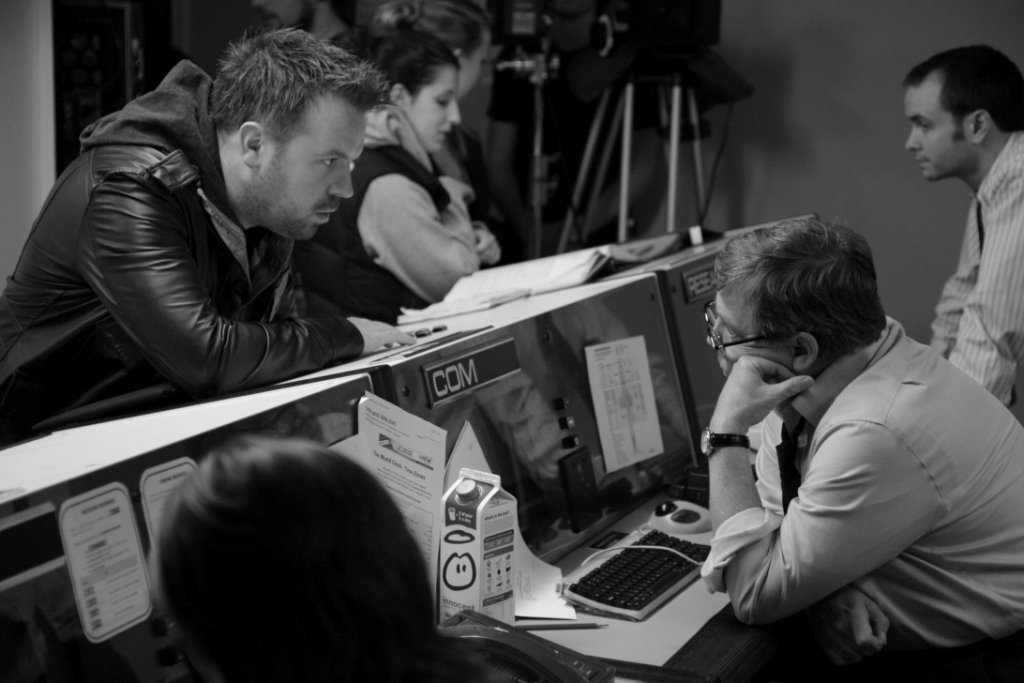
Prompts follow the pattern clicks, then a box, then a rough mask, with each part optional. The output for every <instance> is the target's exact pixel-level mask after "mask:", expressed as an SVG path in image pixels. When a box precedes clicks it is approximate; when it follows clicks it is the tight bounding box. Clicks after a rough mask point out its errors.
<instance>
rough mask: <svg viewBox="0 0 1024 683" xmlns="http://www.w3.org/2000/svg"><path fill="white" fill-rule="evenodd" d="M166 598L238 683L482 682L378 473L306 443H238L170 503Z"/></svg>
mask: <svg viewBox="0 0 1024 683" xmlns="http://www.w3.org/2000/svg"><path fill="white" fill-rule="evenodd" d="M151 565H152V567H153V576H154V583H155V585H156V587H157V598H158V602H159V604H160V605H161V606H162V607H163V608H164V609H165V610H166V611H167V612H168V614H169V616H171V617H172V618H173V619H174V620H175V621H176V622H177V624H178V626H179V627H180V629H181V631H182V632H183V634H184V636H185V639H186V644H187V645H188V646H189V647H191V648H193V649H194V651H195V652H196V653H197V654H198V655H199V661H201V662H206V663H209V664H210V665H212V666H213V667H214V668H215V669H216V670H217V672H218V673H219V674H220V675H221V676H222V677H223V678H224V680H225V681H227V682H229V683H242V682H244V683H256V682H261V681H267V682H270V681H274V682H277V681H286V680H287V681H306V682H310V683H313V682H315V683H328V682H330V683H347V682H349V681H352V682H354V681H359V682H362V681H378V682H380V683H400V682H401V683H412V682H413V681H417V682H419V681H449V680H450V681H458V680H476V678H475V676H476V673H475V668H474V665H473V663H472V661H471V660H467V659H466V657H465V654H464V653H463V652H462V651H461V649H458V650H454V651H453V648H461V646H459V645H458V644H457V641H455V640H453V639H448V638H445V637H442V636H441V635H440V633H439V631H438V630H437V628H436V627H435V621H434V605H433V598H432V591H431V586H430V585H429V581H428V574H427V570H426V566H425V564H424V560H423V557H422V554H421V551H420V548H419V546H418V545H417V543H416V541H415V540H414V539H413V537H412V535H411V534H410V532H409V531H408V529H407V528H406V526H405V522H404V520H403V518H402V515H401V513H400V512H399V510H398V508H397V506H396V505H395V504H394V502H393V501H392V500H391V498H390V496H389V494H388V493H387V491H385V490H384V488H383V487H382V486H381V485H380V484H379V483H378V482H377V480H376V479H375V478H374V476H373V475H372V474H370V473H369V472H368V471H367V470H365V469H363V468H362V467H361V466H360V465H359V464H357V463H356V462H354V461H352V460H350V459H349V458H348V457H346V456H344V455H342V454H340V453H335V452H333V451H330V450H327V449H326V448H323V447H321V446H319V445H317V444H316V443H314V442H312V441H308V440H304V439H282V438H271V437H257V436H242V437H236V438H235V439H234V440H233V441H230V442H229V443H227V444H226V445H224V446H223V447H221V448H219V449H215V450H214V451H212V452H211V453H209V454H208V455H207V456H206V457H205V458H204V459H203V460H202V461H201V462H200V464H199V467H198V469H197V470H196V472H195V473H194V474H193V475H192V476H191V477H190V478H189V479H188V480H187V481H186V482H185V483H183V484H182V485H181V487H180V488H179V489H178V490H177V491H176V492H175V493H174V495H173V496H172V497H171V499H170V500H169V502H168V504H167V506H166V507H165V509H164V514H163V518H162V522H161V526H160V530H159V532H158V534H157V537H156V539H155V542H154V554H153V558H152V560H151Z"/></svg>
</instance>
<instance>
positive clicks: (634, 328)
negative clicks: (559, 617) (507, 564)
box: [373, 274, 696, 562]
mask: <svg viewBox="0 0 1024 683" xmlns="http://www.w3.org/2000/svg"><path fill="white" fill-rule="evenodd" d="M446 324H447V327H448V330H449V332H450V333H453V332H456V331H460V332H465V331H467V330H474V329H475V330H477V331H476V332H475V333H473V334H470V335H464V334H463V335H461V336H459V337H458V338H457V339H456V340H455V341H451V342H448V343H441V342H439V343H436V344H434V345H432V346H419V347H413V348H411V349H409V350H408V351H406V352H402V353H398V354H396V355H394V356H392V357H391V358H390V359H389V360H388V361H387V362H384V363H380V364H379V365H377V366H376V372H377V373H378V375H379V376H378V375H375V376H374V380H373V381H374V386H375V387H378V388H379V389H382V390H384V391H386V390H387V387H390V389H391V394H390V395H386V394H383V395H382V396H383V397H384V398H387V399H388V400H391V401H392V402H394V403H396V404H398V405H399V407H401V408H403V409H405V410H407V411H409V412H411V413H413V414H415V415H417V416H418V417H421V418H423V419H425V420H427V421H428V422H431V423H433V424H435V425H438V426H440V427H443V428H444V429H445V430H446V431H447V448H448V452H449V453H450V452H451V451H452V449H453V447H454V446H455V443H456V441H457V440H458V438H459V435H460V434H461V432H462V430H463V429H464V428H465V425H467V424H468V425H470V426H471V428H472V430H473V432H474V434H475V435H476V437H477V439H478V440H479V442H480V445H481V450H482V452H483V454H484V456H485V457H486V460H487V464H488V466H489V469H491V470H492V471H493V472H495V473H497V474H499V475H501V478H502V486H503V487H504V488H506V489H507V490H508V491H510V492H511V493H512V494H513V495H515V496H516V498H517V500H518V511H519V523H520V530H521V532H522V534H523V537H524V539H525V540H526V542H527V543H528V545H529V546H530V547H531V548H532V549H533V551H534V553H535V554H536V555H538V556H539V557H540V558H541V559H544V560H546V561H549V562H557V561H558V560H559V559H560V558H562V557H564V556H565V555H566V554H568V553H569V552H571V551H572V550H574V549H576V548H577V547H580V546H581V545H583V544H585V543H588V542H592V541H593V540H594V539H596V538H598V537H600V536H601V535H602V533H603V532H604V531H605V530H606V529H608V528H609V527H611V526H612V525H613V524H614V523H615V522H616V521H618V520H620V519H621V518H622V517H623V516H625V515H626V514H628V513H629V512H631V511H632V510H634V509H636V507H637V506H639V505H643V504H647V503H649V501H651V499H652V498H653V497H654V496H656V495H658V494H660V493H661V492H662V491H663V490H664V486H665V484H667V483H671V482H674V481H677V480H678V478H679V476H680V475H681V474H682V472H683V471H684V470H685V469H686V468H687V467H690V466H692V465H693V464H694V463H695V462H696V460H695V456H694V450H693V446H692V444H693V439H692V438H691V434H690V432H689V423H688V421H687V419H686V415H687V412H688V410H687V407H686V405H685V399H684V397H683V392H682V386H681V382H680V374H679V368H678V366H677V364H676V360H675V356H674V352H673V348H672V340H671V337H670V334H669V326H668V320H667V318H666V313H665V307H664V303H663V300H662V295H661V292H660V290H659V288H658V283H657V281H656V278H655V276H654V275H651V274H645V275H642V276H639V277H636V278H623V279H618V280H616V281H614V282H613V281H608V282H599V283H596V284H592V285H585V286H583V287H579V288H574V289H572V290H565V291H562V292H554V293H550V294H545V295H541V296H534V297H530V298H527V299H523V300H520V301H514V302H512V303H508V304H505V305H503V306H501V307H500V308H498V309H494V310H492V311H485V312H478V313H474V314H467V315H462V316H458V317H456V318H453V319H451V320H448V321H446Z"/></svg>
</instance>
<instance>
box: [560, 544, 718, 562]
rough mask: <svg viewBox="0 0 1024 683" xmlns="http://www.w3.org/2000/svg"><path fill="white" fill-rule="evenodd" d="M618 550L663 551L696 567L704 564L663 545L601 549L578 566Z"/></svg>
mask: <svg viewBox="0 0 1024 683" xmlns="http://www.w3.org/2000/svg"><path fill="white" fill-rule="evenodd" d="M619 550H664V551H667V552H670V553H673V554H675V555H678V556H679V557H681V558H683V559H684V560H686V561H687V562H689V563H690V564H695V565H697V566H701V565H703V564H704V563H703V562H700V561H698V560H695V559H693V558H692V557H690V556H689V555H685V554H683V553H681V552H679V551H678V550H676V549H675V548H669V547H668V546H664V545H621V546H617V547H613V548H602V549H601V550H598V551H597V552H595V553H591V554H590V555H588V556H587V557H586V558H585V559H584V560H583V561H582V562H580V566H581V567H582V566H583V565H585V564H587V563H588V562H590V561H591V560H593V559H594V558H595V557H597V556H598V555H603V554H604V553H611V552H616V551H619Z"/></svg>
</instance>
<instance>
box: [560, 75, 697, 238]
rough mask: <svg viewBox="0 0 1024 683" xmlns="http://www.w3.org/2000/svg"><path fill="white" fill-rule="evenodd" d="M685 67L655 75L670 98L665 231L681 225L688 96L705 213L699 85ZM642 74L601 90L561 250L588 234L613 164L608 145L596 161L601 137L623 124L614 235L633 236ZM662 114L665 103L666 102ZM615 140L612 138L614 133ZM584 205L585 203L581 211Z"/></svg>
mask: <svg viewBox="0 0 1024 683" xmlns="http://www.w3.org/2000/svg"><path fill="white" fill-rule="evenodd" d="M684 76H685V75H684V73H683V72H682V71H673V72H672V73H669V74H663V75H659V76H656V77H654V78H655V80H656V81H657V82H658V83H659V84H660V86H661V87H660V88H659V95H661V99H662V104H664V102H663V100H664V96H665V95H666V90H667V95H668V99H669V102H670V105H669V112H668V129H669V139H668V143H667V156H668V187H667V194H666V226H665V232H667V233H671V232H676V231H677V230H678V226H677V224H676V223H677V217H676V212H677V201H678V169H679V143H680V139H681V137H682V132H681V121H682V102H683V98H684V97H685V99H686V106H687V116H688V125H689V129H690V131H691V133H692V135H691V150H692V155H693V177H694V185H695V192H696V197H697V212H698V215H703V214H704V205H703V204H704V202H705V194H704V164H703V156H702V150H701V135H700V116H699V111H698V107H697V97H696V89H695V86H694V85H693V84H691V83H687V82H686V78H685V77H684ZM640 77H641V75H640V74H639V73H638V71H637V70H636V69H632V70H631V71H630V72H629V73H628V74H627V76H626V77H625V78H624V79H622V80H621V81H620V82H619V83H616V84H613V85H611V86H609V87H608V88H606V89H605V91H604V92H603V93H602V94H601V99H600V102H599V103H598V107H597V111H596V113H595V115H594V119H593V121H592V122H591V125H590V131H589V134H588V136H587V142H586V147H585V148H584V152H583V159H582V162H581V164H580V173H579V176H578V177H577V178H576V183H575V185H574V187H573V193H572V202H571V203H570V205H569V209H568V211H567V213H566V216H565V221H564V223H563V226H562V232H561V235H560V237H559V241H558V253H561V252H564V251H567V250H569V249H570V247H577V246H580V245H582V244H583V243H584V241H585V239H586V235H585V234H582V233H583V228H584V227H585V226H586V225H587V224H588V218H589V217H590V216H591V215H592V214H593V212H594V209H595V206H596V203H597V198H598V196H599V195H600V192H601V189H602V188H603V187H604V185H605V181H606V179H607V174H608V168H609V166H610V164H611V155H612V151H613V150H614V145H612V144H609V145H606V146H605V147H604V149H603V150H602V152H601V155H600V158H599V159H597V160H596V161H595V154H596V150H597V145H598V140H599V138H600V137H601V136H602V133H604V137H605V138H606V139H609V138H612V136H614V134H615V131H616V130H617V129H621V137H620V138H619V149H620V155H619V206H618V222H617V230H616V237H617V241H618V242H625V241H626V240H627V239H628V238H629V199H630V197H629V189H630V174H631V165H632V152H633V129H634V124H633V120H634V99H635V90H636V83H637V80H638V78H640ZM613 98H614V100H615V105H614V110H613V111H611V112H610V111H609V108H610V107H611V106H612V104H611V102H612V100H613ZM661 109H662V114H664V109H665V107H664V106H662V107H661ZM612 139H613V138H612ZM580 207H583V208H582V210H580Z"/></svg>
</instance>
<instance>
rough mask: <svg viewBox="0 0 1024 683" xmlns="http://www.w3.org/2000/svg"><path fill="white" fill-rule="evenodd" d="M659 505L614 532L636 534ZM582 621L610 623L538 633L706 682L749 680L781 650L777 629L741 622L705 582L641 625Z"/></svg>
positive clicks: (570, 560)
mask: <svg viewBox="0 0 1024 683" xmlns="http://www.w3.org/2000/svg"><path fill="white" fill-rule="evenodd" d="M656 502H658V501H654V502H651V503H650V504H649V505H645V506H641V507H640V508H638V509H637V510H635V511H634V512H633V513H632V514H630V515H628V516H627V517H625V518H624V519H623V520H622V522H620V523H619V524H617V525H616V526H615V527H614V530H618V531H623V532H628V531H632V530H633V529H636V528H637V527H639V526H640V525H641V524H643V523H644V522H646V521H647V519H648V517H649V516H650V514H651V510H653V509H654V504H655V503H656ZM710 537H711V533H710V532H709V533H704V534H696V535H694V536H688V537H687V538H688V539H690V540H694V541H698V542H703V543H707V542H709V541H710ZM593 552H594V548H591V547H586V548H581V549H579V550H577V551H576V552H574V553H572V554H570V555H568V556H567V557H566V558H565V559H564V560H563V561H561V562H559V563H558V564H559V567H560V568H561V569H562V571H563V573H564V574H567V573H568V572H569V571H571V570H573V569H575V568H576V567H578V566H579V565H580V563H581V562H582V561H583V559H584V558H585V557H587V556H588V555H590V554H591V553H593ZM578 619H579V621H585V622H595V623H599V624H607V627H606V628H601V629H588V630H554V631H537V632H536V634H537V635H539V636H542V637H544V638H546V639H548V640H550V641H552V642H554V643H557V644H559V645H563V646H565V647H568V648H571V649H573V650H576V651H578V652H582V653H583V654H587V655H591V656H594V657H600V658H602V659H607V660H614V661H618V662H624V663H633V664H639V665H641V667H640V668H641V669H642V668H644V667H658V668H661V669H663V670H668V671H671V670H675V671H678V672H689V673H693V674H697V676H698V677H702V678H703V679H704V680H717V681H723V682H732V681H749V680H750V679H751V678H752V677H753V676H754V675H755V674H756V673H757V672H758V671H759V670H760V669H761V668H762V667H763V666H764V665H765V664H767V663H768V660H770V659H771V657H772V655H774V654H775V652H776V651H777V650H778V647H779V638H778V636H777V635H776V633H775V632H774V631H773V630H772V629H770V628H767V627H759V626H747V625H745V624H742V623H740V622H739V621H738V620H737V619H736V617H735V616H734V615H733V611H732V607H731V605H730V604H729V600H728V597H727V596H726V595H725V594H724V593H710V592H708V589H707V587H706V586H705V584H704V582H703V580H701V579H698V580H697V581H696V582H694V583H693V584H691V585H690V586H688V587H687V588H686V589H684V590H683V591H682V592H681V593H680V594H679V595H677V596H676V597H675V598H674V599H672V600H671V601H669V602H668V603H666V604H665V605H664V606H662V607H661V609H659V610H658V611H656V612H655V613H654V614H652V615H651V616H649V617H648V618H647V619H645V620H644V621H641V622H633V621H627V620H623V619H613V618H610V617H602V616H597V615H592V614H587V613H585V612H579V613H578ZM538 623H547V622H545V621H544V620H538V619H518V620H516V625H517V626H523V625H527V624H538ZM627 674H628V667H627ZM626 678H627V679H628V675H627V677H626Z"/></svg>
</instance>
